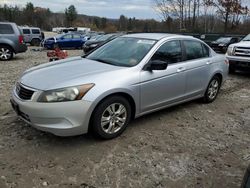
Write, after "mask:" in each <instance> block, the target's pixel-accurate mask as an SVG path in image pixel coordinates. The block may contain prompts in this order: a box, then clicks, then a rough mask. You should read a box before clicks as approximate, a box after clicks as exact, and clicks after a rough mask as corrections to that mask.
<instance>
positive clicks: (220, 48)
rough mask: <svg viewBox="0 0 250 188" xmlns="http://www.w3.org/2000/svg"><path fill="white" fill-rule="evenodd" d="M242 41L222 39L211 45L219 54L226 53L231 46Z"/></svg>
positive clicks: (238, 39)
mask: <svg viewBox="0 0 250 188" xmlns="http://www.w3.org/2000/svg"><path fill="white" fill-rule="evenodd" d="M240 40H241V39H240V38H239V37H220V38H219V39H217V40H216V41H213V42H212V43H211V47H212V48H213V50H214V51H216V52H218V53H226V52H227V48H228V46H229V45H230V44H234V43H237V42H239V41H240Z"/></svg>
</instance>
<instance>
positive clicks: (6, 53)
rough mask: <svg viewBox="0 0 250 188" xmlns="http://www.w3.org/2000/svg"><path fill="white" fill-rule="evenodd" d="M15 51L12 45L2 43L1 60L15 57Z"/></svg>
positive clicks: (0, 48) (0, 47)
mask: <svg viewBox="0 0 250 188" xmlns="http://www.w3.org/2000/svg"><path fill="white" fill-rule="evenodd" d="M13 54H14V51H13V49H12V48H11V47H9V46H5V45H1V46H0V60H1V61H8V60H11V59H12V58H13Z"/></svg>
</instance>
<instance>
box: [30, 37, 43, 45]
mask: <svg viewBox="0 0 250 188" xmlns="http://www.w3.org/2000/svg"><path fill="white" fill-rule="evenodd" d="M40 43H41V40H40V39H32V40H31V42H30V44H31V46H40Z"/></svg>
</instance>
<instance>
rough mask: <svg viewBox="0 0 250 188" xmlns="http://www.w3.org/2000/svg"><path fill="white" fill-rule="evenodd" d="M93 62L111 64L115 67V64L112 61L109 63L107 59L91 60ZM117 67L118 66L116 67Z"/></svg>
mask: <svg viewBox="0 0 250 188" xmlns="http://www.w3.org/2000/svg"><path fill="white" fill-rule="evenodd" d="M91 60H94V61H99V62H102V63H105V64H109V65H115V64H114V63H112V62H110V61H107V60H105V59H98V58H96V59H91ZM115 66H116V65H115Z"/></svg>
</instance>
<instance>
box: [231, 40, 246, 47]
mask: <svg viewBox="0 0 250 188" xmlns="http://www.w3.org/2000/svg"><path fill="white" fill-rule="evenodd" d="M230 47H247V48H250V41H241V42H239V43H235V44H231V45H230Z"/></svg>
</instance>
